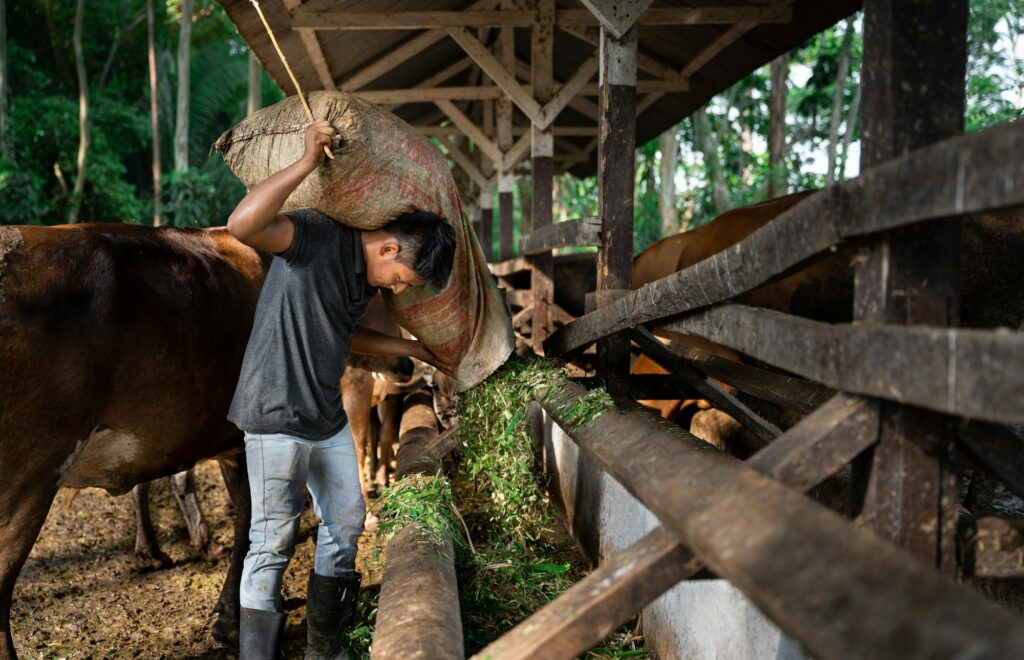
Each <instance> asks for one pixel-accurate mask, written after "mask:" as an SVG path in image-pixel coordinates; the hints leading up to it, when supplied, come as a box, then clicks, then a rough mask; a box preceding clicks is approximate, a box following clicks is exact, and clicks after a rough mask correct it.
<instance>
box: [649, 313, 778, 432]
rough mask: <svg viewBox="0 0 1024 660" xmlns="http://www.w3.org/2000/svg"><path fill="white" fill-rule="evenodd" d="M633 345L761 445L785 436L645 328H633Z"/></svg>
mask: <svg viewBox="0 0 1024 660" xmlns="http://www.w3.org/2000/svg"><path fill="white" fill-rule="evenodd" d="M633 341H635V342H636V344H637V346H639V347H640V350H641V351H643V352H644V354H645V355H646V356H647V357H649V358H651V359H652V360H654V361H655V362H657V363H658V364H660V365H661V366H662V367H664V368H665V370H666V371H668V372H669V375H671V376H672V377H674V378H676V379H677V380H678V381H679V384H680V386H684V387H688V388H690V389H693V390H696V391H697V392H698V393H700V395H701V397H702V398H704V399H707V400H708V402H709V403H711V405H713V406H714V407H716V408H718V409H719V410H721V411H722V412H724V413H726V414H727V415H729V416H730V417H732V418H733V419H735V420H736V421H737V422H739V424H740V426H742V427H743V428H745V429H746V430H748V431H750V433H752V434H753V435H754V436H755V437H756V438H757V439H758V440H760V441H761V442H763V443H765V444H768V443H770V442H771V441H772V440H774V439H775V438H777V437H779V436H780V435H782V430H781V429H779V427H777V426H775V425H774V424H772V423H771V422H769V421H768V420H766V419H764V418H763V417H761V416H760V415H758V414H757V413H756V412H754V411H753V410H751V409H750V407H749V406H747V404H745V403H743V402H742V401H740V400H739V399H737V398H736V397H735V396H733V395H732V394H730V393H729V392H726V391H725V390H724V389H722V387H721V386H720V385H718V384H717V383H715V382H714V381H712V380H711V379H710V378H708V377H707V376H705V375H704V374H702V373H700V372H699V371H697V370H696V369H694V368H693V367H692V366H691V365H690V364H689V363H688V362H687V361H686V360H684V359H682V358H681V357H679V356H678V355H676V354H675V353H673V352H672V351H670V350H669V349H668V348H666V347H665V345H664V344H662V343H661V342H660V341H659V340H658V338H657V337H655V336H654V335H652V334H651V332H650V331H649V330H647V329H646V328H643V327H640V328H634V329H633Z"/></svg>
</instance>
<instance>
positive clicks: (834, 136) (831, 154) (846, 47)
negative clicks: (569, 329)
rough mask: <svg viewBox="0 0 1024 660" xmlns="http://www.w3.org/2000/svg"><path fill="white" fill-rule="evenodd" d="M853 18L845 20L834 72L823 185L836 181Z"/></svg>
mask: <svg viewBox="0 0 1024 660" xmlns="http://www.w3.org/2000/svg"><path fill="white" fill-rule="evenodd" d="M853 30H854V27H853V19H849V20H847V21H846V34H845V35H843V50H842V54H840V56H839V70H838V71H837V72H836V90H835V95H834V96H833V97H832V123H831V125H830V127H829V131H828V172H827V174H826V175H825V185H826V186H830V185H832V184H834V183H835V182H836V147H837V146H838V143H839V122H840V121H842V118H843V99H845V98H846V76H847V74H848V73H849V71H850V48H851V46H852V44H853Z"/></svg>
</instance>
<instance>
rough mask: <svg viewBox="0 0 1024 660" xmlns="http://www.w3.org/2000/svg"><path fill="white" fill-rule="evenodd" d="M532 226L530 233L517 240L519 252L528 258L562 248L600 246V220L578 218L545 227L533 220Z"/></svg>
mask: <svg viewBox="0 0 1024 660" xmlns="http://www.w3.org/2000/svg"><path fill="white" fill-rule="evenodd" d="M533 226H534V230H533V231H532V232H530V233H529V234H528V235H526V236H523V237H522V238H521V239H519V251H520V252H521V253H522V254H525V255H528V256H532V255H535V254H544V253H545V252H550V251H551V250H555V249H558V248H564V247H584V246H593V245H600V244H601V219H600V218H593V217H587V218H578V219H576V220H566V221H564V222H558V223H555V224H545V225H537V222H536V220H534V225H533Z"/></svg>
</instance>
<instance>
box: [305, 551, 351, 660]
mask: <svg viewBox="0 0 1024 660" xmlns="http://www.w3.org/2000/svg"><path fill="white" fill-rule="evenodd" d="M361 579H362V576H361V575H360V574H359V573H356V574H355V575H354V576H353V577H324V576H323V575H317V574H316V573H314V572H313V571H310V573H309V587H308V590H307V592H306V657H305V660H348V652H347V651H346V648H345V646H346V644H345V633H347V632H348V631H349V629H350V628H351V627H352V624H353V622H354V621H355V618H356V599H357V598H358V597H359V581H360V580H361Z"/></svg>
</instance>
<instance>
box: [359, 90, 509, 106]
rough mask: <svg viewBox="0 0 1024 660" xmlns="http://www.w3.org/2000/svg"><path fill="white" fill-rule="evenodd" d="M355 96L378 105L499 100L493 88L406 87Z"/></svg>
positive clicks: (363, 92) (498, 92) (498, 95)
mask: <svg viewBox="0 0 1024 660" xmlns="http://www.w3.org/2000/svg"><path fill="white" fill-rule="evenodd" d="M356 96H358V97H360V98H362V99H366V100H367V101H370V102H371V103H377V104H380V105H385V104H391V105H401V104H404V103H433V102H434V101H439V100H445V101H482V100H484V99H495V98H501V96H502V94H501V90H499V89H497V88H495V87H406V88H403V89H374V90H365V91H361V92H356Z"/></svg>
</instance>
